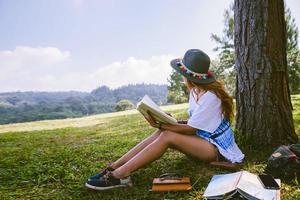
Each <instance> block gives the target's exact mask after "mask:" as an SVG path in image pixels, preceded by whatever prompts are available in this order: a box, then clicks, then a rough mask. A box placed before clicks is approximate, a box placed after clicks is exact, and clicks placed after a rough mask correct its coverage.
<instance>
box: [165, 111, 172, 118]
mask: <svg viewBox="0 0 300 200" xmlns="http://www.w3.org/2000/svg"><path fill="white" fill-rule="evenodd" d="M165 113H166V114H167V115H169V116H170V117H173V116H172V114H171V113H169V112H165Z"/></svg>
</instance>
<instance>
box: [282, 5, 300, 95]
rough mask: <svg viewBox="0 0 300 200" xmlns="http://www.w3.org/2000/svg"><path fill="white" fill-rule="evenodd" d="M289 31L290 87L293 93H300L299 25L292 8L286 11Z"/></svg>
mask: <svg viewBox="0 0 300 200" xmlns="http://www.w3.org/2000/svg"><path fill="white" fill-rule="evenodd" d="M285 21H286V22H287V25H286V32H287V62H288V70H289V74H288V75H289V87H290V91H291V93H292V94H299V93H300V50H299V48H298V35H299V34H298V33H299V32H298V27H297V25H296V23H295V19H294V18H292V15H291V11H290V9H286V11H285Z"/></svg>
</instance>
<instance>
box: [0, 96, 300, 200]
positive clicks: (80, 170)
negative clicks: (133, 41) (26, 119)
mask: <svg viewBox="0 0 300 200" xmlns="http://www.w3.org/2000/svg"><path fill="white" fill-rule="evenodd" d="M293 105H294V113H293V114H294V122H295V126H296V132H297V134H298V135H300V95H297V96H293ZM186 108H187V105H186V104H183V105H176V106H169V107H164V109H165V110H167V111H171V112H172V113H174V114H175V116H176V117H178V118H186V117H187V115H186ZM153 131H154V129H152V128H150V127H149V126H148V125H147V123H146V122H145V120H144V119H143V118H142V116H141V115H140V114H138V113H137V112H136V111H126V112H119V113H112V114H103V115H95V116H90V117H84V118H77V119H66V120H51V121H40V122H32V123H22V124H12V125H2V126H0V199H5V200H6V199H101V200H102V199H155V200H156V199H202V197H201V195H202V194H203V192H204V190H205V188H206V186H207V184H208V182H209V180H210V179H211V177H212V175H213V174H217V173H227V171H225V170H221V169H217V168H212V167H210V166H209V165H208V164H206V163H203V162H200V161H195V160H191V159H189V158H187V157H186V156H185V155H183V154H181V153H178V152H176V151H174V150H169V151H168V152H167V153H166V154H165V155H164V156H163V157H162V158H161V159H159V160H157V161H155V162H153V163H152V164H150V165H149V166H148V167H146V168H143V169H140V170H138V171H137V172H135V173H133V174H132V179H133V183H134V187H132V188H120V189H114V190H110V191H104V192H95V191H91V190H88V189H87V188H85V187H84V183H85V180H86V178H87V177H89V176H90V175H93V174H94V173H95V172H97V171H98V170H99V169H101V168H104V167H105V166H106V165H107V164H108V163H110V162H112V161H113V160H115V159H117V158H119V157H120V156H121V155H122V154H123V153H125V152H126V151H127V150H128V149H129V148H131V147H133V146H134V145H135V144H137V143H138V142H139V141H141V140H142V139H143V138H145V137H146V136H148V135H149V134H151V132H153ZM241 148H242V149H243V150H244V153H245V154H246V156H247V160H246V163H245V166H244V169H245V170H248V171H250V172H253V173H260V172H262V171H263V169H264V167H265V166H266V160H267V158H268V156H269V155H270V154H271V152H272V150H273V149H266V150H264V151H263V152H261V151H259V152H257V151H256V150H247V148H246V147H241ZM165 172H178V173H180V174H182V175H185V176H189V177H191V180H192V184H193V190H192V191H190V192H185V193H182V192H171V193H153V192H151V191H149V189H150V188H151V182H152V179H153V178H154V177H157V176H159V175H160V174H162V173H165ZM281 197H282V199H300V185H299V182H298V181H297V180H294V181H292V182H291V183H283V184H282V190H281Z"/></svg>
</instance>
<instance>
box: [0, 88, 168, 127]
mask: <svg viewBox="0 0 300 200" xmlns="http://www.w3.org/2000/svg"><path fill="white" fill-rule="evenodd" d="M167 93H168V89H167V85H156V84H136V85H128V86H123V87H120V88H117V89H110V88H109V87H107V86H101V87H99V88H97V89H95V90H93V91H92V92H91V93H89V92H77V91H70V92H9V93H0V124H8V123H18V122H28V121H38V120H46V119H64V118H72V117H80V116H85V115H91V114H98V113H107V112H115V111H120V110H126V109H130V108H131V109H132V108H134V105H135V104H136V103H137V102H138V101H140V100H141V99H142V98H143V96H144V95H145V94H148V95H149V96H150V97H151V98H152V99H153V100H154V101H155V102H156V103H158V104H159V105H163V104H166V103H167ZM124 102H125V103H126V105H125V104H124ZM128 105H129V107H128Z"/></svg>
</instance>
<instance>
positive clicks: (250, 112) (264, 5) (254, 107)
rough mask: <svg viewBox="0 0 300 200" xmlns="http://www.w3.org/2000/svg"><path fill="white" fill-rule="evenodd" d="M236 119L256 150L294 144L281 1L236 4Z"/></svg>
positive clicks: (239, 129) (240, 131)
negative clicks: (259, 146)
mask: <svg viewBox="0 0 300 200" xmlns="http://www.w3.org/2000/svg"><path fill="white" fill-rule="evenodd" d="M234 29H235V30H234V36H235V39H234V43H235V53H236V61H235V67H236V70H237V83H236V84H237V87H236V88H237V91H236V103H237V120H236V128H237V131H238V132H239V134H240V135H241V137H243V138H245V139H247V140H249V139H250V141H253V143H252V144H254V145H266V144H267V145H278V144H285V143H294V142H296V141H297V140H298V137H297V135H296V133H295V128H294V123H293V116H292V104H291V98H290V93H289V87H288V72H287V58H286V30H285V21H284V2H283V0H255V1H246V0H235V3H234Z"/></svg>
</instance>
